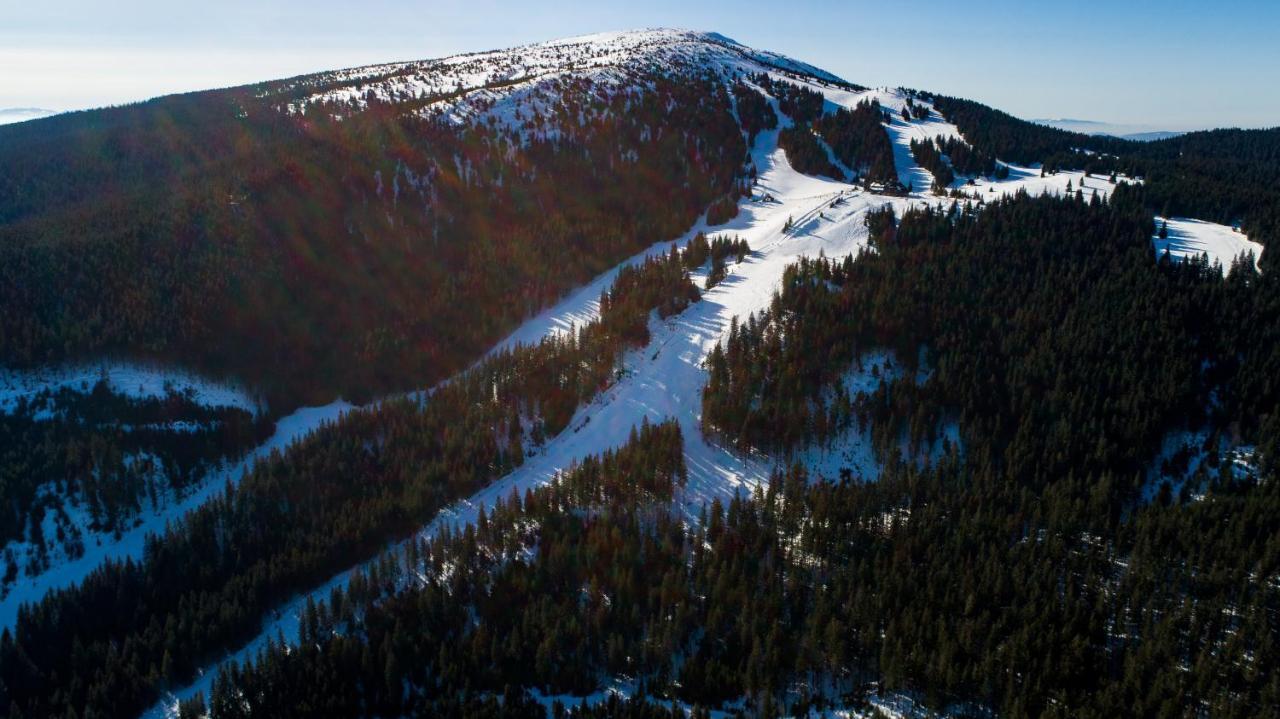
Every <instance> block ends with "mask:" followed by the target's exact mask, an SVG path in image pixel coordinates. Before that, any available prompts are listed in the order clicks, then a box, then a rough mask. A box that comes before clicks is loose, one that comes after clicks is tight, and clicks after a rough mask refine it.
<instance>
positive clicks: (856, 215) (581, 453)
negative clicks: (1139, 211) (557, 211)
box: [144, 77, 1111, 718]
mask: <svg viewBox="0 0 1280 719" xmlns="http://www.w3.org/2000/svg"><path fill="white" fill-rule="evenodd" d="M786 79H788V80H789V81H792V82H795V81H796V79H795V78H793V77H787V78H786ZM810 85H811V86H812V87H813V88H814V89H817V90H818V91H820V92H823V93H824V95H826V97H827V100H828V102H830V103H831V104H832V105H833V106H845V107H853V106H854V105H856V104H857V103H858V102H860V101H861V100H862V99H864V98H865V97H867V96H868V95H867V92H877V93H880V95H878V97H885V98H886V100H887V102H886V101H882V102H883V104H885V105H886V106H891V105H890V103H891V102H892V103H897V106H898V107H900V106H901V103H902V102H905V99H906V96H905V95H901V94H898V93H896V91H867V92H857V91H850V90H847V89H841V88H834V87H830V86H827V85H825V84H822V83H810ZM770 102H771V104H772V105H773V107H774V110H775V112H778V109H777V103H776V101H774V100H773V99H772V98H771V99H770ZM779 119H780V120H781V122H780V127H779V129H775V130H772V131H765V132H761V133H760V135H759V136H758V137H757V138H756V144H755V146H754V148H753V149H752V161H753V163H754V165H755V167H756V168H757V171H758V175H757V183H756V186H755V187H754V188H753V193H752V197H750V198H747V199H743V200H742V201H740V203H739V213H738V215H737V216H736V217H735V218H733V219H732V220H730V221H729V222H728V223H726V224H723V225H719V226H715V227H709V226H708V225H707V224H706V222H705V219H704V220H702V221H700V222H698V223H697V224H696V225H695V226H694V227H692V228H690V229H689V231H688V232H686V233H685V234H684V235H682V236H681V237H678V238H675V239H674V240H673V241H674V242H675V243H677V244H679V245H683V244H684V243H687V242H688V241H689V240H690V239H692V238H693V237H694V236H695V235H696V234H697V233H698V232H707V233H709V234H712V235H714V234H719V233H724V234H728V235H736V236H739V237H742V238H743V239H745V240H747V242H748V244H749V245H750V246H751V248H752V252H751V254H750V255H749V256H748V257H747V259H746V260H745V261H743V262H742V263H739V264H736V265H735V264H730V265H729V266H728V271H729V274H728V276H727V277H726V278H725V279H724V280H723V281H721V282H720V283H719V284H717V285H716V286H715V287H713V288H711V289H710V290H706V291H704V292H703V294H702V298H701V299H700V300H699V301H698V302H696V303H693V304H692V305H691V306H690V307H689V308H687V309H686V310H685V311H684V312H682V313H680V314H678V315H674V316H672V317H669V318H667V319H665V320H658V319H657V318H656V315H655V316H653V317H652V318H651V320H650V330H651V338H650V342H649V344H648V345H647V346H645V347H644V348H641V349H636V350H632V351H630V352H628V353H627V355H626V357H625V359H624V361H623V365H624V367H625V373H624V376H623V377H622V378H621V379H620V380H619V381H618V382H616V383H615V384H614V385H612V386H611V387H609V388H608V389H607V390H605V391H604V392H603V393H601V394H600V395H599V396H597V397H596V398H595V399H594V400H592V401H591V402H590V403H588V404H587V405H585V406H583V407H581V408H579V409H578V411H577V412H576V413H575V414H574V417H573V419H572V420H571V421H570V423H569V425H568V427H567V428H566V429H565V430H564V431H563V432H561V433H560V434H559V435H557V436H556V437H554V438H552V439H551V440H550V441H548V442H547V444H546V445H545V446H544V447H543V448H542V449H541V450H540V451H539V452H537V453H533V454H531V455H530V456H528V457H526V459H525V462H524V464H523V465H521V466H520V467H519V468H517V469H516V470H515V471H513V472H512V473H510V474H508V475H507V476H505V477H503V478H501V479H499V480H497V481H495V482H493V483H492V484H490V485H489V486H488V487H486V488H485V489H483V490H481V491H479V492H477V493H476V494H474V495H472V496H471V497H468V498H466V499H464V500H461V501H458V502H456V503H454V504H453V505H451V506H449V507H447V508H445V509H444V510H442V511H441V512H440V513H439V514H438V515H437V516H436V517H435V518H434V519H433V520H432V521H431V522H429V523H428V524H427V525H426V526H424V527H423V528H422V529H421V530H420V531H419V532H418V533H417V534H416V535H415V537H431V536H435V535H436V534H437V533H439V532H441V531H442V530H443V529H445V528H446V527H447V528H459V527H462V526H465V525H466V524H468V523H472V522H474V521H475V519H476V517H477V516H478V513H479V512H480V510H481V509H487V508H489V507H491V506H492V504H493V503H494V502H495V500H497V499H499V498H505V497H507V496H509V495H510V494H511V493H512V492H520V493H523V492H524V491H525V490H528V489H532V488H535V487H538V486H541V485H544V484H546V483H547V482H549V481H551V480H552V479H553V478H554V477H555V476H556V475H557V473H559V472H561V471H563V470H565V469H567V468H569V467H571V466H572V465H573V464H574V463H575V462H578V461H581V460H582V459H584V458H586V457H588V456H591V455H595V454H599V453H601V452H603V451H605V450H608V449H614V448H617V447H620V446H622V445H623V444H625V443H626V441H627V439H628V438H629V436H630V433H631V429H632V428H633V427H635V426H636V425H638V424H640V422H641V421H643V420H644V419H648V420H649V421H650V422H660V421H664V420H666V419H668V418H673V419H675V420H676V421H677V422H678V423H679V424H680V428H681V431H682V434H683V438H684V454H685V461H686V464H687V466H688V475H689V476H688V481H687V483H686V485H685V486H684V487H683V488H682V489H681V490H680V491H679V492H678V493H677V496H676V499H675V505H676V507H675V508H676V509H677V510H678V511H681V512H683V514H684V515H685V516H686V518H687V519H688V520H689V521H697V517H698V515H699V512H700V510H701V509H702V507H703V506H704V505H708V504H710V503H711V502H712V501H713V500H714V499H717V498H719V499H721V500H722V501H727V500H728V499H730V498H732V497H733V496H734V495H735V494H738V493H740V492H750V491H751V490H752V489H754V488H755V487H758V486H760V485H761V484H762V483H765V482H767V481H768V478H769V476H770V474H771V473H772V471H773V470H774V468H775V467H777V466H778V464H779V461H780V459H779V458H771V457H767V456H763V455H759V454H753V455H744V454H741V453H738V452H735V451H732V450H730V449H728V448H726V447H723V446H720V445H718V444H714V443H712V442H708V441H707V440H706V439H705V438H704V437H703V435H702V431H701V427H700V420H701V393H702V388H703V387H704V386H705V385H706V379H707V373H706V370H705V369H704V367H703V361H704V360H705V358H706V356H707V354H708V353H709V352H710V350H711V348H712V347H714V346H715V344H716V343H717V342H719V341H720V340H721V339H722V338H724V337H725V336H726V335H727V333H728V331H729V326H730V323H731V322H732V321H733V319H734V318H735V317H736V318H740V319H745V317H746V316H747V315H748V314H750V313H758V312H760V311H761V310H764V309H766V308H767V307H768V305H769V303H770V301H771V299H772V296H773V293H774V292H775V291H776V290H777V289H778V287H779V283H780V282H781V279H782V275H783V271H784V270H785V269H786V267H787V266H789V265H790V264H792V263H794V262H796V261H797V260H798V259H799V258H801V257H817V256H819V255H824V256H826V257H842V256H844V255H847V254H850V253H856V252H858V251H860V250H862V249H863V248H865V247H866V246H867V239H868V238H867V229H866V227H865V225H864V224H863V220H864V218H865V215H866V213H867V211H868V210H870V209H873V208H878V207H881V206H883V205H885V204H890V205H893V206H894V208H895V211H897V212H898V214H899V215H901V213H902V212H903V211H904V210H905V209H906V208H907V207H908V206H909V205H912V204H919V203H922V202H936V201H938V200H937V198H933V197H931V196H929V195H927V194H925V193H920V192H918V193H915V194H914V195H913V196H912V197H906V198H902V197H889V196H884V195H876V194H872V193H867V192H864V191H863V190H861V189H860V188H859V187H857V186H854V185H851V184H848V183H844V182H840V181H836V180H832V179H828V178H824V177H812V176H808V175H803V174H801V173H799V172H796V171H795V170H794V169H793V168H792V167H791V165H790V163H788V162H787V158H786V154H785V152H783V151H782V150H781V149H779V148H778V144H777V137H778V132H779V130H780V129H781V128H783V127H786V126H787V125H788V124H789V120H788V119H787V118H786V117H785V116H781V115H779ZM904 125H906V123H904ZM935 129H938V128H936V127H935V128H927V129H925V130H921V131H922V132H932V131H933V130H935ZM904 131H910V132H915V130H911V129H909V128H904ZM900 160H901V162H910V163H911V165H910V166H904V165H902V164H899V166H898V170H899V174H902V173H903V172H908V173H917V172H922V171H923V170H922V169H921V168H919V167H917V166H914V162H912V161H911V160H910V155H909V153H908V155H907V156H906V157H905V158H900ZM913 176H916V175H913ZM1081 178H1083V174H1082V173H1060V174H1059V175H1056V176H1051V177H1049V178H1041V177H1040V176H1039V171H1038V170H1032V169H1030V168H1024V171H1023V172H1021V173H1012V174H1011V176H1010V178H1009V179H1008V180H1005V181H991V182H987V183H985V184H983V185H981V187H982V188H984V189H988V190H989V192H990V193H992V194H991V196H992V197H996V196H1002V195H1006V194H1012V193H1015V192H1017V191H1019V190H1025V191H1027V192H1030V193H1033V194H1035V193H1037V192H1059V191H1063V190H1065V187H1066V185H1067V182H1068V181H1071V182H1072V183H1073V187H1074V186H1076V185H1078V184H1079V181H1080V179H1081ZM930 182H931V180H930ZM928 184H929V183H926V184H925V185H924V187H928ZM1110 188H1111V185H1110V184H1109V183H1107V182H1105V181H1098V180H1094V181H1092V182H1091V183H1090V184H1089V189H1090V190H1091V191H1093V192H1098V193H1100V194H1102V195H1104V196H1105V195H1108V194H1109V193H1110ZM765 198H768V199H765ZM984 199H985V196H984ZM788 221H790V222H791V224H792V229H791V230H790V231H788V232H784V231H783V228H784V227H785V226H786V225H787V224H788ZM671 244H672V242H671V241H664V242H660V243H657V244H655V245H653V246H652V247H650V248H649V249H648V250H646V251H644V252H641V253H639V254H637V255H636V256H635V257H632V258H631V259H629V260H627V261H626V262H624V263H622V264H621V265H619V266H618V267H616V268H614V269H613V270H610V271H609V272H606V273H604V274H602V275H601V276H599V277H597V278H596V279H595V280H593V281H592V282H591V283H589V284H587V285H585V286H584V287H582V288H581V289H579V290H577V291H575V292H573V293H571V294H570V295H569V296H568V297H566V298H565V299H564V300H562V301H561V302H559V303H557V304H556V305H555V306H553V307H552V308H550V309H548V310H546V311H544V312H542V313H541V314H539V315H537V316H536V317H534V318H532V319H530V320H529V321H527V322H526V323H524V324H523V325H522V326H521V327H520V328H518V329H517V330H516V331H515V332H513V333H512V334H511V335H510V336H509V337H508V338H506V339H505V340H504V341H503V342H502V343H499V345H498V347H510V346H513V345H514V344H517V343H525V344H528V343H533V342H536V341H538V340H539V339H540V338H542V337H544V336H548V335H552V334H555V333H562V332H567V331H569V330H570V329H571V328H572V327H574V326H578V325H581V324H583V323H586V322H590V321H592V320H593V319H595V318H596V317H597V316H598V313H599V297H600V293H601V292H602V291H603V290H604V289H606V288H608V287H609V286H610V285H611V283H612V282H613V278H614V277H615V276H616V275H617V272H618V270H619V269H620V268H621V267H622V266H625V265H628V264H634V263H637V262H640V261H642V260H643V259H644V258H645V257H648V256H651V255H653V254H656V253H659V252H666V251H668V250H669V249H670V247H671ZM695 279H696V280H697V281H699V282H700V283H701V282H702V281H703V280H704V279H705V278H702V277H695ZM888 361H889V357H888V356H887V355H884V354H873V355H872V356H871V357H870V358H869V361H868V362H867V363H866V368H867V374H865V375H855V374H853V373H851V375H850V376H848V377H847V378H846V382H848V383H849V385H850V386H851V387H857V388H860V389H864V390H870V389H873V388H874V386H875V385H874V382H879V381H881V379H880V377H876V378H874V379H872V375H871V374H869V373H870V371H871V367H873V366H874V367H877V368H878V369H879V370H881V371H880V372H878V374H879V375H880V376H881V377H888V376H891V374H892V373H890V372H885V371H883V368H884V366H885V364H886V363H887V362H888ZM945 430H946V431H945V432H944V434H945V435H946V436H947V438H948V439H950V440H951V441H953V442H955V441H957V440H958V438H957V437H956V435H955V432H954V428H945ZM797 458H798V459H799V460H801V461H802V462H804V463H806V464H807V465H809V466H810V467H811V469H813V470H815V471H817V472H819V473H821V474H823V475H825V476H828V477H831V476H832V475H833V474H835V473H836V472H838V471H839V470H840V469H841V468H844V467H849V468H850V469H851V470H852V471H853V472H854V474H855V475H856V476H860V477H863V478H873V477H874V476H875V474H876V472H877V471H878V468H877V466H876V464H875V460H874V456H873V454H872V452H871V448H870V444H869V441H868V440H867V438H866V437H864V436H862V435H860V434H859V433H856V432H852V433H847V434H846V435H845V437H843V438H842V439H841V440H840V441H838V442H835V443H833V444H832V445H830V446H828V447H823V448H814V449H811V450H808V451H805V452H802V453H799V454H798V455H797ZM403 546H405V542H403V541H402V542H396V543H394V544H392V545H390V546H389V547H388V548H387V549H388V550H389V551H396V550H399V549H400V548H402V547H403ZM366 566H368V564H367V563H366V564H364V565H360V566H357V567H353V568H350V569H347V570H345V571H343V572H340V573H338V574H336V575H335V576H333V577H331V578H330V579H329V580H328V581H326V582H325V583H324V584H323V585H321V586H319V587H316V588H315V589H313V590H311V591H308V592H305V593H302V594H299V595H297V596H296V597H295V598H294V599H292V600H291V601H290V602H288V603H287V604H286V605H285V606H282V607H280V608H279V609H278V610H276V611H275V612H273V614H272V615H271V616H269V617H267V618H265V619H264V622H263V626H262V631H261V632H260V633H259V634H258V635H257V636H256V637H255V638H254V639H253V640H251V641H250V642H249V643H247V644H246V645H244V646H242V647H240V648H238V649H236V650H234V651H232V652H230V653H229V654H228V655H227V656H226V657H224V658H223V659H222V660H221V661H219V662H215V663H214V664H213V665H210V666H208V667H206V668H205V669H204V670H203V671H202V672H201V674H200V676H199V678H198V679H197V680H196V681H195V682H194V683H192V684H191V685H188V686H186V687H182V688H175V689H174V690H172V691H171V692H170V693H169V694H168V695H167V696H166V697H165V698H164V700H162V701H161V702H159V703H157V704H156V705H155V706H153V707H152V708H151V709H150V710H149V711H148V712H147V713H146V714H145V715H144V716H146V717H154V718H159V717H172V716H175V715H176V708H177V704H178V702H179V701H180V700H182V699H185V698H189V697H191V696H193V695H194V694H195V693H196V692H198V691H203V692H206V694H207V693H208V691H209V689H210V687H211V686H212V682H213V678H214V676H215V675H216V674H217V670H218V666H219V665H221V664H224V663H226V662H230V661H236V662H241V663H243V662H245V661H247V660H251V659H252V658H253V657H254V656H255V655H256V654H257V653H258V652H259V651H260V650H261V649H262V648H263V647H264V646H265V645H266V643H267V642H268V641H269V640H272V639H278V638H283V640H285V641H287V642H294V641H296V640H297V637H298V628H299V623H300V616H301V613H302V610H303V608H304V607H305V605H306V601H307V599H308V598H310V599H313V600H316V601H322V600H324V599H326V598H327V597H328V595H329V593H330V591H331V590H332V589H333V588H334V587H338V586H345V585H346V583H347V582H348V581H350V579H351V577H352V576H353V575H354V574H355V573H356V572H358V571H361V570H362V569H363V568H364V567H366Z"/></svg>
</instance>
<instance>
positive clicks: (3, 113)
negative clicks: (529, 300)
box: [0, 107, 58, 125]
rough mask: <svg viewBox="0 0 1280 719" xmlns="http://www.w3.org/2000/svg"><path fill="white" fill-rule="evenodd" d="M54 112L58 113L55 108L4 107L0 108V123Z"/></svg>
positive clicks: (46, 115)
mask: <svg viewBox="0 0 1280 719" xmlns="http://www.w3.org/2000/svg"><path fill="white" fill-rule="evenodd" d="M56 114H58V111H57V110H46V109H44V108H41V107H4V108H0V125H8V124H11V123H14V122H26V121H27V120H36V119H39V118H41V117H48V116H50V115H56Z"/></svg>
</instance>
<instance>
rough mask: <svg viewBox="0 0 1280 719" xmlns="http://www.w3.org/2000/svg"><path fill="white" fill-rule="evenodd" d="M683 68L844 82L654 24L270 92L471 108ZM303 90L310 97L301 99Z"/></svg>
mask: <svg viewBox="0 0 1280 719" xmlns="http://www.w3.org/2000/svg"><path fill="white" fill-rule="evenodd" d="M679 68H698V69H711V70H718V71H724V72H728V71H732V70H735V69H744V68H745V69H750V70H752V71H760V70H764V69H776V70H779V71H784V72H788V73H793V74H804V75H809V76H811V77H814V78H815V79H819V80H822V81H825V82H830V83H839V84H842V83H843V81H842V80H840V78H838V77H836V76H834V75H832V74H830V73H827V72H825V71H823V70H819V69H818V68H815V67H813V66H811V65H808V64H805V63H803V62H800V61H798V60H793V59H791V58H787V57H784V56H782V55H778V54H776V53H770V52H764V51H760V50H754V49H752V48H748V47H745V46H743V45H741V44H739V43H737V42H735V41H734V40H731V39H729V38H727V37H725V36H723V35H720V34H718V33H704V32H693V31H688V30H672V29H650V30H632V31H623V32H604V33H595V34H591V35H582V36H578V37H571V38H564V39H560V40H552V41H550V42H542V43H535V44H532V45H524V46H521V47H515V48H510V49H506V50H493V51H488V52H480V53H468V54H464V55H454V56H451V57H446V58H440V59H435V60H421V61H415V62H405V63H393V64H385V65H373V66H369V67H364V68H353V69H349V70H340V71H336V72H331V73H322V74H319V75H311V76H307V77H305V78H298V79H296V80H292V81H287V82H285V83H280V84H277V85H276V86H274V87H272V88H270V89H268V90H267V91H266V92H265V93H264V94H265V95H267V96H271V95H279V96H281V97H284V98H289V100H288V103H287V106H288V108H289V109H290V110H291V111H294V112H307V111H309V110H310V109H312V108H313V107H315V106H316V105H318V104H321V103H326V102H339V103H353V104H354V105H356V106H358V107H363V106H365V105H367V104H368V102H369V100H370V98H373V99H376V100H377V101H381V102H396V103H409V104H412V102H413V101H420V102H421V103H422V104H423V105H424V106H425V107H427V108H428V110H429V111H432V112H438V113H444V114H450V113H459V114H462V115H467V114H471V113H473V112H475V111H476V108H477V107H483V106H485V105H487V104H489V103H493V102H496V101H498V100H501V99H502V98H504V97H506V96H509V95H511V94H512V93H516V92H519V91H525V92H527V91H529V90H530V89H531V88H533V87H536V86H537V84H538V83H539V82H542V81H547V80H551V79H556V78H563V77H568V76H580V77H592V78H593V79H596V80H601V81H605V82H611V83H612V82H620V81H622V80H624V79H626V78H627V77H629V76H631V75H632V74H634V73H636V72H640V71H650V70H655V69H658V70H674V69H679ZM299 92H301V93H304V94H305V97H303V98H302V99H293V97H294V96H295V95H296V94H297V93H299Z"/></svg>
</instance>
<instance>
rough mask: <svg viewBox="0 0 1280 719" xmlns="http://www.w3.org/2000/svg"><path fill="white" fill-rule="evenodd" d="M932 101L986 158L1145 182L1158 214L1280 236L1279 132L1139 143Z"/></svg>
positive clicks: (965, 103) (1264, 237)
mask: <svg viewBox="0 0 1280 719" xmlns="http://www.w3.org/2000/svg"><path fill="white" fill-rule="evenodd" d="M928 99H930V100H931V101H932V102H933V104H934V107H936V108H937V109H938V110H939V111H940V112H941V113H942V114H943V115H944V116H945V117H946V118H947V120H948V121H950V122H952V123H954V124H955V125H956V127H958V128H959V129H960V132H961V134H963V135H964V137H965V139H966V140H967V141H968V142H969V143H971V144H972V146H973V148H974V149H975V150H976V151H977V152H978V153H979V154H980V155H984V156H991V157H993V158H994V157H999V158H1000V159H1002V160H1005V161H1007V162H1015V163H1019V164H1033V163H1043V165H1044V168H1045V170H1046V171H1048V172H1053V171H1055V170H1057V169H1081V170H1085V171H1086V172H1091V173H1094V172H1098V173H1112V172H1123V173H1125V174H1127V175H1129V176H1131V177H1141V178H1143V179H1144V183H1143V188H1144V192H1145V193H1146V198H1147V199H1146V204H1147V206H1148V209H1150V210H1151V211H1152V212H1153V213H1162V214H1164V216H1166V217H1167V216H1173V215H1181V216H1187V217H1195V218H1199V219H1203V220H1209V221H1211V222H1220V223H1224V224H1231V223H1237V222H1239V223H1242V224H1243V226H1244V229H1245V230H1246V231H1248V232H1249V233H1250V235H1251V236H1252V237H1253V238H1254V239H1256V240H1258V241H1259V242H1262V243H1263V244H1264V245H1265V244H1267V243H1268V242H1269V241H1274V239H1273V238H1276V237H1280V199H1278V198H1277V195H1276V192H1275V190H1274V188H1275V187H1276V186H1277V184H1280V128H1272V129H1268V130H1236V129H1227V130H1207V131H1202V132H1191V133H1187V134H1185V135H1180V136H1178V137H1172V138H1167V139H1164V140H1157V141H1154V142H1133V141H1128V140H1121V139H1118V138H1113V137H1106V136H1096V135H1084V134H1081V133H1075V132H1067V131H1065V130H1059V129H1056V128H1052V127H1047V126H1044V125H1038V124H1035V123H1031V122H1027V121H1025V120H1019V119H1018V118H1016V117H1013V116H1012V115H1009V114H1007V113H1003V112H1000V111H999V110H995V109H992V108H990V107H987V106H985V105H982V104H981V103H977V102H973V101H971V100H961V99H957V98H953V97H945V96H941V95H933V96H928ZM945 151H946V150H944V152H945ZM954 161H955V160H954V157H953V162H954ZM983 162H985V159H984V160H983ZM962 172H963V171H962Z"/></svg>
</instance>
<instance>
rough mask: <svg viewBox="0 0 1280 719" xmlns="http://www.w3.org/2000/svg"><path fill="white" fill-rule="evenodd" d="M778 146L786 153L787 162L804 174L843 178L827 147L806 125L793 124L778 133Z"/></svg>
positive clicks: (842, 173)
mask: <svg viewBox="0 0 1280 719" xmlns="http://www.w3.org/2000/svg"><path fill="white" fill-rule="evenodd" d="M778 147H781V148H782V149H783V151H784V152H786V153H787V162H789V163H791V166H792V167H794V168H795V169H796V171H797V172H803V173H804V174H806V175H822V176H823V177H830V178H831V179H833V180H843V179H845V175H844V172H843V171H841V170H840V168H838V167H836V166H835V163H833V162H831V156H830V155H829V154H827V148H825V147H823V146H822V142H821V141H819V140H818V136H817V135H815V134H813V129H812V128H810V127H809V126H808V125H800V124H797V125H793V126H791V127H787V128H783V129H782V131H780V132H779V133H778Z"/></svg>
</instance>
